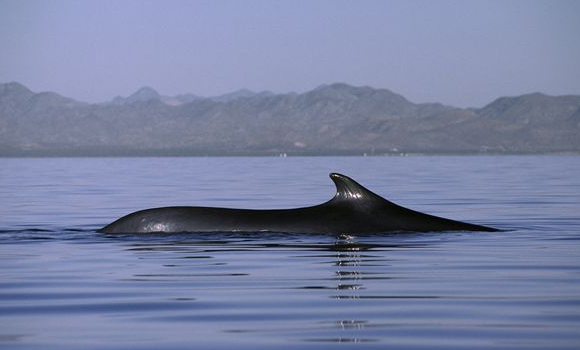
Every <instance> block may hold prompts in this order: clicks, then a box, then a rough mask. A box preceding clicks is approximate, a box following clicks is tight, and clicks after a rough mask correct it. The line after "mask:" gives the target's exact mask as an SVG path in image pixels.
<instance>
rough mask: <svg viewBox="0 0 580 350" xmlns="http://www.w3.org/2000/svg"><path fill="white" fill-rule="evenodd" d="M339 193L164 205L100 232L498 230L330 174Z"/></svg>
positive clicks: (138, 212)
mask: <svg viewBox="0 0 580 350" xmlns="http://www.w3.org/2000/svg"><path fill="white" fill-rule="evenodd" d="M330 178H331V179H332V181H334V183H335V185H336V190H337V191H336V195H335V196H334V197H333V198H332V199H331V200H329V201H328V202H326V203H323V204H320V205H315V206H312V207H304V208H295V209H273V210H255V209H230V208H214V207H164V208H153V209H146V210H141V211H137V212H135V213H132V214H129V215H126V216H124V217H122V218H120V219H118V220H117V221H115V222H113V223H111V224H109V225H107V226H105V227H103V228H102V229H100V230H99V232H102V233H161V232H165V233H172V232H175V233H177V232H192V233H194V232H263V231H266V232H288V233H329V234H376V233H383V232H394V231H414V232H429V231H487V232H493V231H498V230H497V229H494V228H491V227H486V226H480V225H474V224H469V223H465V222H460V221H454V220H450V219H445V218H441V217H437V216H433V215H428V214H423V213H420V212H417V211H414V210H411V209H407V208H404V207H401V206H399V205H396V204H395V203H392V202H389V201H388V200H386V199H384V198H382V197H380V196H378V195H376V194H374V193H373V192H371V191H369V190H367V189H366V188H364V187H363V186H361V185H360V184H358V183H357V182H356V181H354V180H352V179H351V178H349V177H347V176H344V175H341V174H336V173H333V174H330Z"/></svg>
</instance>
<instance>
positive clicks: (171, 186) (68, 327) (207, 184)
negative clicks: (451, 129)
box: [0, 156, 580, 350]
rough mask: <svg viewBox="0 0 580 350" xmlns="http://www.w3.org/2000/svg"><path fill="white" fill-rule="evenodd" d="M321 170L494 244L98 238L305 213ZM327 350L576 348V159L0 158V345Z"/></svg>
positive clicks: (579, 319) (323, 193) (430, 239)
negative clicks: (188, 219) (178, 215)
mask: <svg viewBox="0 0 580 350" xmlns="http://www.w3.org/2000/svg"><path fill="white" fill-rule="evenodd" d="M330 172H341V173H344V174H345V175H349V176H351V177H353V178H354V179H355V180H357V181H358V182H360V183H361V184H363V185H364V186H366V187H368V188H369V189H371V190H372V191H374V192H376V193H378V194H380V195H382V196H384V197H386V198H388V199H390V200H392V201H395V202H397V203H399V204H401V205H404V206H407V207H411V208H413V209H416V210H420V211H424V212H428V213H431V214H436V215H441V216H445V217H449V218H453V219H457V220H465V221H469V222H473V223H478V224H484V225H490V226H495V227H498V228H502V229H504V230H506V231H504V232H499V233H481V232H459V233H457V232H455V233H450V232H447V233H445V232H443V233H422V234H419V233H406V234H391V235H375V236H365V237H352V238H348V239H339V238H335V237H331V236H324V235H318V236H316V235H315V236H304V235H281V234H269V235H264V234H258V233H257V234H238V235H231V234H225V233H224V234H219V233H216V234H207V235H185V234H181V235H168V236H160V235H156V236H135V235H134V236H129V235H124V236H110V235H102V234H97V233H96V232H95V230H96V229H98V228H100V227H101V226H103V225H105V224H107V223H109V222H111V221H113V220H114V219H116V218H118V217H120V216H122V215H124V214H127V213H129V212H132V211H135V210H138V209H143V208H149V207H156V206H167V205H206V206H227V207H240V208H289V207H296V206H307V205H313V204H318V203H321V202H323V201H326V200H328V199H329V198H331V197H332V196H333V195H334V186H333V184H332V182H331V180H330V179H329V178H328V173H330ZM338 343H340V344H338ZM337 348H341V349H387V348H390V349H490V348H494V349H579V348H580V157H577V156H562V157H552V156H537V157H536V156H521V157H515V156H514V157H512V156H503V157H487V156H485V157H484V156H481V157H368V158H366V157H365V158H363V157H322V158H314V157H313V158H291V157H289V158H129V159H121V158H93V159H75V158H71V159H0V349H17V350H18V349H59V350H62V349H85V350H86V349H337Z"/></svg>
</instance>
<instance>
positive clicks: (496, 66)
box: [0, 0, 580, 107]
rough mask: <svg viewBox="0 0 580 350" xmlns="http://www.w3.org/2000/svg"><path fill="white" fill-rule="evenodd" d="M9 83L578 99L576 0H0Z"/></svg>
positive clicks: (98, 91) (81, 96)
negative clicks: (342, 86) (333, 88)
mask: <svg viewBox="0 0 580 350" xmlns="http://www.w3.org/2000/svg"><path fill="white" fill-rule="evenodd" d="M10 81H17V82H20V83H22V84H24V85H26V86H28V87H29V88H30V89H32V90H33V91H37V92H39V91H54V92H57V93H59V94H61V95H64V96H67V97H72V98H75V99H77V100H81V101H86V102H102V101H107V100H110V99H111V98H113V97H114V96H116V95H122V96H127V95H129V94H131V93H133V92H134V91H135V90H137V89H138V88H140V87H142V86H151V87H153V88H155V89H156V90H158V91H159V92H160V93H162V94H165V95H175V94H180V93H187V92H190V93H194V94H198V95H202V96H212V95H219V94H223V93H227V92H231V91H234V90H237V89H240V88H249V89H252V90H256V91H261V90H270V91H273V92H278V93H284V92H290V91H295V92H304V91H307V90H310V89H313V88H315V87H317V86H319V85H321V84H328V83H333V82H345V83H348V84H352V85H356V86H362V85H368V86H372V87H376V88H387V89H390V90H392V91H394V92H396V93H399V94H402V95H403V96H405V97H406V98H408V99H409V100H411V101H413V102H417V103H418V102H435V101H437V102H442V103H445V104H449V105H454V106H458V107H481V106H483V105H485V104H487V103H489V102H491V101H492V100H493V99H495V98H497V97H499V96H505V95H508V96H514V95H520V94H525V93H531V92H543V93H547V94H550V95H562V94H580V1H575V0H570V1H566V0H547V1H534V0H495V1H475V0H474V1H469V0H457V1H452V0H404V1H388V0H383V1H371V0H350V1H340V0H263V1H259V0H255V1H254V0H231V1H227V0H208V1H195V0H190V1H176V0H150V1H146V0H141V1H137V0H0V83H1V82H10Z"/></svg>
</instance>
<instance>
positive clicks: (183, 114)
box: [0, 82, 580, 156]
mask: <svg viewBox="0 0 580 350" xmlns="http://www.w3.org/2000/svg"><path fill="white" fill-rule="evenodd" d="M551 152H580V96H578V95H567V96H548V95H545V94H541V93H532V94H526V95H521V96H515V97H500V98H498V99H496V100H495V101H492V102H491V103H489V104H488V105H486V106H484V107H483V108H457V107H453V106H446V105H443V104H440V103H413V102H410V101H408V100H407V99H406V98H404V97H403V96H401V95H398V94H396V93H394V92H392V91H390V90H387V89H376V88H372V87H367V86H365V87H355V86H351V85H347V84H343V83H336V84H330V85H322V86H320V87H318V88H316V89H313V90H311V91H308V92H305V93H300V94H298V93H287V94H274V93H271V92H267V91H266V92H260V93H256V92H252V91H250V90H239V91H236V92H234V93H230V94H226V95H222V96H217V97H209V98H207V97H200V96H197V95H193V94H183V95H177V96H163V95H161V94H159V93H158V92H157V91H155V90H154V89H152V88H150V87H144V88H141V89H139V90H138V91H137V92H135V93H134V94H132V95H130V96H128V97H116V98H114V99H113V100H112V101H110V102H106V103H98V104H90V103H85V102H79V101H75V100H73V99H71V98H67V97H63V96H61V95H58V94H56V93H53V92H40V93H35V92H32V91H31V90H30V89H28V88H27V87H25V86H23V85H22V84H19V83H16V82H12V83H4V84H0V156H87V155H88V156H132V155H280V154H287V155H317V154H323V155H325V154H359V155H360V154H367V155H381V154H400V153H510V154H511V153H551Z"/></svg>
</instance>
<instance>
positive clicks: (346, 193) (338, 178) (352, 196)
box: [330, 173, 385, 201]
mask: <svg viewBox="0 0 580 350" xmlns="http://www.w3.org/2000/svg"><path fill="white" fill-rule="evenodd" d="M330 178H331V179H332V181H334V184H335V185H336V195H335V196H334V198H333V200H341V201H342V200H346V201H359V200H365V201H368V200H383V201H384V200H385V199H384V198H382V197H380V196H378V195H376V194H374V193H373V192H371V191H369V190H367V189H366V188H364V187H363V186H362V185H360V184H359V183H358V182H356V181H354V180H353V179H351V178H350V177H348V176H345V175H342V174H338V173H331V174H330Z"/></svg>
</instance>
